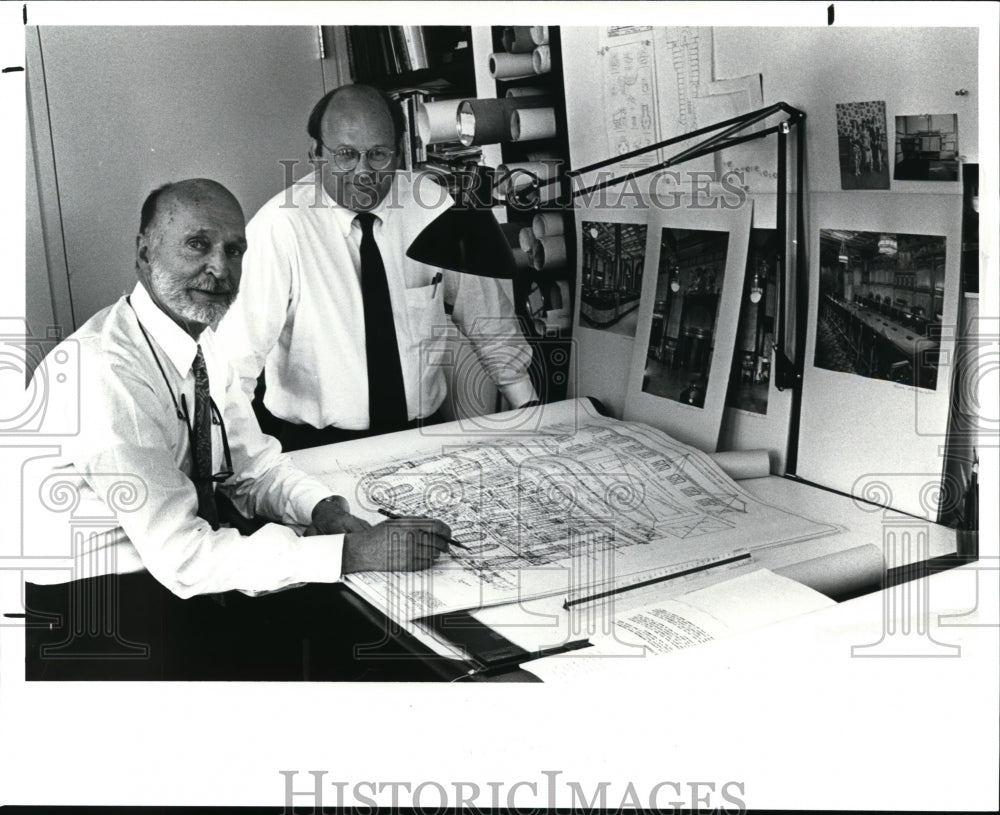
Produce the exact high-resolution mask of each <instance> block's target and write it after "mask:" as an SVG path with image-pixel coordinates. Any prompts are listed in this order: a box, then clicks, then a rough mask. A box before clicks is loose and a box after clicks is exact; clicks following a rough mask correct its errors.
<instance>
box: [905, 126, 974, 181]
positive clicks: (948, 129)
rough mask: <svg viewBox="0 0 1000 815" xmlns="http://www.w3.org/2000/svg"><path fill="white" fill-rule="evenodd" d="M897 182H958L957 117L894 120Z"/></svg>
mask: <svg viewBox="0 0 1000 815" xmlns="http://www.w3.org/2000/svg"><path fill="white" fill-rule="evenodd" d="M893 178H895V179H896V180H897V181H957V180H958V116H956V115H955V114H953V113H951V114H943V115H939V114H934V115H925V116H897V117H896V160H895V169H894V170H893Z"/></svg>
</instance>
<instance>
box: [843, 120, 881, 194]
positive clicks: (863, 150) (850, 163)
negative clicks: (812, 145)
mask: <svg viewBox="0 0 1000 815" xmlns="http://www.w3.org/2000/svg"><path fill="white" fill-rule="evenodd" d="M886 139H887V136H886V126H885V102H847V103H844V104H838V105H837V153H838V156H839V158H840V188H841V189H844V190H887V189H889V145H888V141H887V140H886Z"/></svg>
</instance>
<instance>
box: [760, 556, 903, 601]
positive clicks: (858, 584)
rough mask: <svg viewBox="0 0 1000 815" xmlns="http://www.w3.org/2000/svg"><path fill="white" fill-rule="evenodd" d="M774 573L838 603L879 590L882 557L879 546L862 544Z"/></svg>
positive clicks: (782, 568)
mask: <svg viewBox="0 0 1000 815" xmlns="http://www.w3.org/2000/svg"><path fill="white" fill-rule="evenodd" d="M774 572H775V574H780V575H782V576H783V577H787V578H790V579H791V580H795V581H797V582H799V583H802V584H803V585H805V586H808V587H809V588H811V589H814V590H816V591H818V592H820V593H821V594H825V595H826V596H827V597H829V598H831V599H833V600H837V601H838V602H839V601H841V600H848V599H850V598H852V597H857V596H858V595H860V594H867V593H868V592H871V591H875V590H876V589H880V588H882V587H883V585H884V583H885V558H884V556H883V555H882V548H881V546H876V545H875V544H872V543H866V544H864V545H862V546H855V547H854V548H853V549H846V550H844V551H842V552H833V553H831V554H829V555H821V556H820V557H815V558H813V559H812V560H806V561H803V562H801V563H793V564H791V565H790V566H783V567H781V568H779V569H775V570H774Z"/></svg>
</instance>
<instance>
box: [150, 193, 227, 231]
mask: <svg viewBox="0 0 1000 815" xmlns="http://www.w3.org/2000/svg"><path fill="white" fill-rule="evenodd" d="M158 209H159V215H160V216H161V217H162V218H163V221H164V223H179V222H181V221H183V222H184V225H185V226H186V227H187V228H191V227H192V226H193V225H200V228H203V229H217V228H219V226H220V225H225V226H227V227H229V228H231V229H232V228H238V229H239V230H240V231H242V230H243V212H242V210H241V209H240V207H239V204H237V203H236V202H235V200H233V199H232V198H230V197H229V196H227V195H219V194H218V193H215V192H202V193H198V192H194V193H181V194H171V195H170V197H168V198H167V200H165V201H162V202H161V205H160V207H159V208H158Z"/></svg>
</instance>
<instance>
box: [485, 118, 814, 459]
mask: <svg viewBox="0 0 1000 815" xmlns="http://www.w3.org/2000/svg"><path fill="white" fill-rule="evenodd" d="M775 115H784V116H785V118H784V119H782V120H781V121H780V122H778V123H777V124H773V125H770V126H768V127H765V128H763V129H762V130H759V131H755V132H753V133H744V132H743V131H745V130H746V129H747V128H749V127H752V126H754V125H757V124H759V123H761V122H764V121H765V120H766V119H768V118H770V117H771V116H775ZM805 118H806V114H805V112H804V111H801V110H798V109H797V108H793V107H792V106H791V105H788V104H786V103H785V102H776V103H775V104H773V105H769V106H768V107H765V108H761V109H760V110H754V111H750V112H749V113H744V114H741V115H740V116H734V117H733V118H732V119H726V120H725V121H722V122H718V123H717V124H714V125H709V126H707V127H702V128H699V129H697V130H693V131H691V132H690V133H684V134H682V135H680V136H674V137H673V138H670V139H665V140H663V141H660V142H656V143H655V144H651V145H649V146H648V147H642V148H640V149H638V150H632V151H630V152H628V153H622V154H621V155H619V156H614V157H612V158H608V159H604V160H602V161H598V162H595V163H594V164H590V165H588V166H586V167H580V168H579V169H576V170H567V171H566V173H565V174H563V175H561V176H559V175H557V176H555V177H553V178H549V179H540V178H538V177H537V176H535V175H534V174H532V173H529V174H528V175H530V176H531V180H530V182H529V183H528V184H527V185H526V186H524V187H521V188H519V189H516V190H511V192H510V193H509V194H508V196H507V202H508V203H509V204H510V205H511V206H514V207H517V208H519V209H525V208H529V209H530V208H534V207H537V206H538V205H539V202H540V200H541V196H540V194H539V193H540V190H541V189H542V188H543V187H549V186H552V185H554V184H565V185H566V186H564V187H563V192H564V194H566V193H567V192H568V195H566V196H565V198H564V199H563V200H566V198H579V197H580V196H583V195H588V194H591V193H594V192H597V191H598V190H602V189H605V188H606V187H611V186H614V185H617V184H621V183H623V182H625V181H629V180H631V179H635V178H640V177H642V176H644V175H649V174H651V173H657V172H660V171H662V170H666V169H668V168H670V167H676V166H677V165H679V164H683V163H684V162H686V161H690V160H692V159H695V158H700V157H701V156H707V155H711V154H713V153H716V152H718V151H719V150H725V149H726V148H729V147H734V146H735V145H737V144H743V143H744V142H749V141H753V140H755V139H763V138H766V137H767V136H769V135H771V134H772V133H777V135H778V146H777V151H778V189H777V219H776V220H777V232H778V242H777V243H778V249H777V277H778V314H779V318H778V331H777V339H776V341H775V344H774V357H775V359H774V362H775V371H774V383H775V386H776V387H777V388H778V389H779V390H785V389H791V390H792V411H791V424H790V427H789V450H788V456H787V470H788V472H795V465H796V460H797V453H798V450H797V448H798V443H797V439H798V425H799V412H800V408H801V400H802V388H801V385H802V372H803V370H804V368H805V340H806V316H807V313H808V302H807V300H806V293H807V291H808V286H809V271H808V269H807V268H806V254H805V204H804V182H805V172H804V166H803V164H804V160H805V127H804V126H803V123H804V122H805ZM793 127H795V128H797V134H796V135H797V139H796V156H795V163H796V167H795V171H796V185H795V193H796V195H795V216H796V217H795V256H794V265H793V268H794V277H793V280H794V283H793V284H792V296H791V297H789V294H788V273H787V269H788V263H787V262H786V251H787V241H788V212H787V200H786V198H787V194H788V160H787V153H788V135H789V134H790V133H791V129H792V128H793ZM699 136H704V137H705V138H704V139H702V140H701V141H699V142H698V143H697V144H695V145H692V146H691V147H687V148H685V149H684V150H681V151H680V152H679V153H677V154H675V155H673V156H671V157H670V158H668V159H666V160H665V161H662V162H660V163H659V164H656V165H653V166H651V167H645V168H643V169H641V170H634V171H632V172H629V173H625V174H624V175H620V176H615V177H614V178H610V179H607V180H604V181H600V182H597V183H595V184H592V185H590V186H586V187H581V188H579V189H575V190H574V189H571V184H572V180H573V179H575V178H578V177H579V176H581V175H583V174H584V173H589V172H593V171H594V170H599V169H601V168H603V167H608V166H611V165H613V164H618V163H620V162H622V161H626V160H628V159H630V158H636V157H638V156H642V155H645V154H646V153H651V152H652V151H654V150H659V149H661V148H663V147H668V146H670V145H672V144H677V143H678V142H685V141H690V140H691V139H694V138H698V137H699ZM519 172H523V171H519ZM501 180H502V179H498V182H497V183H499V182H500V181H501ZM789 301H791V302H789ZM789 322H791V323H792V326H793V336H794V348H793V349H792V354H791V358H789V354H788V336H787V326H788V323H789Z"/></svg>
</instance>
